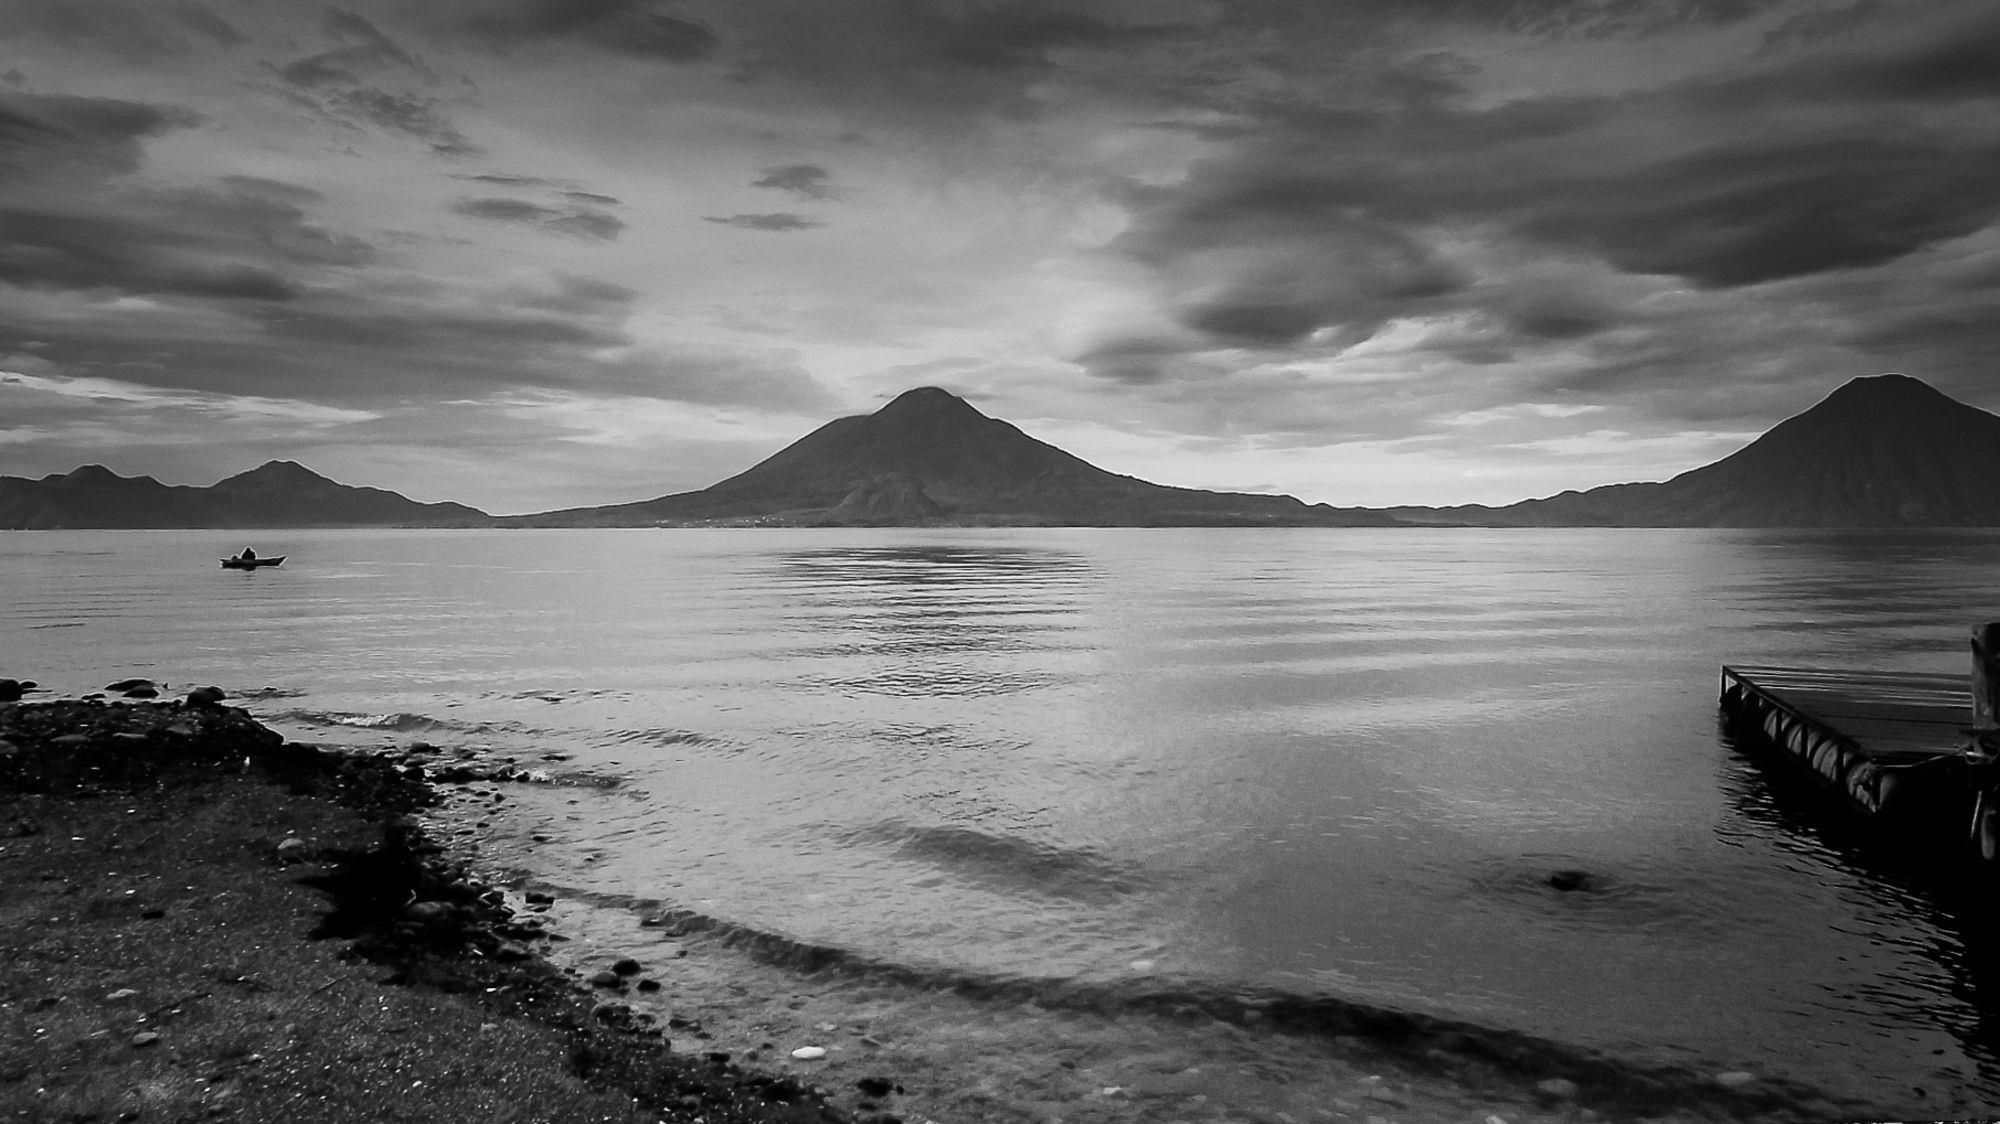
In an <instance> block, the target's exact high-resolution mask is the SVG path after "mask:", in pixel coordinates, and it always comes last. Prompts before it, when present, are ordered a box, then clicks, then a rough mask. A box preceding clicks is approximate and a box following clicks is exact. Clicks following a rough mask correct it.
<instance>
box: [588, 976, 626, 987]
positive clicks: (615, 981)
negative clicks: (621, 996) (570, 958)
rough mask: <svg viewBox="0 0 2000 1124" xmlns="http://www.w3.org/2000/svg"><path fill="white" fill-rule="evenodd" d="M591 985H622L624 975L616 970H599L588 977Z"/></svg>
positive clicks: (623, 983)
mask: <svg viewBox="0 0 2000 1124" xmlns="http://www.w3.org/2000/svg"><path fill="white" fill-rule="evenodd" d="M590 983H591V986H592V987H624V986H625V977H624V976H621V975H619V974H618V973H616V972H599V973H597V974H596V975H594V976H592V977H590Z"/></svg>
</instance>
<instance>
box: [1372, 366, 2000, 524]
mask: <svg viewBox="0 0 2000 1124" xmlns="http://www.w3.org/2000/svg"><path fill="white" fill-rule="evenodd" d="M1391 510H1392V511H1393V512H1395V514H1397V515H1398V516H1400V517H1402V518H1405V519H1408V520H1411V521H1414V522H1423V523H1458V524H1467V525H1482V526H1528V527H1577V526H1610V527H1994V526H2000V417H1996V416H1994V415H1993V414H1990V413H1987V412H1986V411H1984V410H1981V409H1977V408H1975V407H1972V406H1968V405H1966V404H1964V403H1962V402H1959V401H1957V400H1955V399H1952V398H1950V397H1947V396H1946V395H1944V394H1942V393H1940V392H1939V391H1937V390H1936V389H1934V388H1933V387H1931V386H1930V385H1928V384H1926V383H1924V382H1922V381H1920V380H1918V379H1914V378H1911V377H1909V376H1908V375H1877V376H1873V377H1870V378H1858V379H1854V380H1852V381H1851V382H1848V383H1847V384H1846V385H1844V386H1842V387H1840V388H1839V389H1838V390H1835V391H1834V392H1833V393H1832V394H1830V395H1828V396H1827V397H1826V398H1825V399H1823V400H1822V401H1821V402H1819V404H1817V405H1815V406H1813V407H1812V408H1811V409H1809V410H1806V411H1805V412H1804V413H1802V414H1799V415H1797V416H1795V417H1792V418H1788V419H1786V420H1785V421H1783V422H1780V423H1779V424H1778V425H1776V426H1774V427H1772V429H1771V430H1770V431H1769V432H1767V433H1765V434H1764V435H1763V436H1762V437H1759V438H1758V439H1757V440H1755V441H1753V442H1751V443H1750V444H1748V445H1746V446H1744V447H1743V448H1741V449H1739V450H1737V451H1736V452H1734V453H1732V454H1730V455H1729V456H1727V457H1724V458H1722V459H1721V460H1719V461H1716V462H1715V463H1713V464H1709V465H1704V466H1702V467H1700V468H1696V469H1692V470H1690V471H1687V472H1683V473H1681V474H1680V475H1679V476H1676V477H1674V478H1673V479H1671V480H1667V481H1665V482H1662V483H1648V484H1612V485H1607V486H1605V487H1601V488H1592V489H1590V490H1589V491H1583V492H1563V493H1561V494H1560V495H1554V496H1549V497H1547V498H1545V499H1536V500H1524V501H1522V502H1520V503H1516V504H1510V505H1508V506H1506V507H1483V506H1478V505H1471V506H1465V507H1450V508H1395V509H1391Z"/></svg>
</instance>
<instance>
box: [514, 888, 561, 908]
mask: <svg viewBox="0 0 2000 1124" xmlns="http://www.w3.org/2000/svg"><path fill="white" fill-rule="evenodd" d="M522 898H523V899H524V900H526V901H527V903H528V904H529V905H550V904H553V903H554V902H555V900H556V896H555V895H554V894H545V893H543V892H541V891H540V890H529V891H528V892H527V893H526V894H523V895H522Z"/></svg>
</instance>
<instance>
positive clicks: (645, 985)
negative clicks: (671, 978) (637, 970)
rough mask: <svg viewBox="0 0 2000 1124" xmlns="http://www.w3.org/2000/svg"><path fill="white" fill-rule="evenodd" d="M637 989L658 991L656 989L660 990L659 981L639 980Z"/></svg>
mask: <svg viewBox="0 0 2000 1124" xmlns="http://www.w3.org/2000/svg"><path fill="white" fill-rule="evenodd" d="M639 990H640V991H658V990H660V981H658V980H640V981H639Z"/></svg>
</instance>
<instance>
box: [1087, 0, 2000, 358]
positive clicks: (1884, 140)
mask: <svg viewBox="0 0 2000 1124" xmlns="http://www.w3.org/2000/svg"><path fill="white" fill-rule="evenodd" d="M1613 7H1616V8H1619V9H1621V10H1623V11H1625V12H1626V15H1625V16H1621V17H1620V18H1619V19H1618V20H1614V21H1612V22H1611V23H1610V24H1606V25H1604V26H1603V27H1601V28H1596V29H1594V30H1588V29H1582V28H1581V26H1580V25H1567V24H1552V23H1548V22H1547V21H1545V20H1541V19H1539V18H1538V19H1535V20H1530V21H1528V23H1527V24H1526V25H1524V26H1527V27H1529V28H1530V29H1531V30H1533V31H1535V32H1536V33H1538V34H1545V35H1549V36H1554V37H1560V36H1564V35H1570V34H1574V33H1578V32H1579V31H1580V30H1587V33H1589V34H1597V33H1599V32H1603V33H1605V34H1611V33H1616V34H1634V35H1636V34H1641V33H1645V34H1654V33H1658V32H1660V31H1661V29H1662V27H1663V26H1664V23H1673V22H1676V21H1686V22H1694V23H1700V24H1709V23H1715V22H1724V23H1726V22H1731V21H1735V20H1738V19H1740V18H1742V17H1743V13H1742V12H1740V11H1737V10H1735V9H1732V8H1731V7H1730V6H1728V5H1665V6H1646V7H1643V10H1642V6H1626V5H1614V6H1613ZM1747 10H1748V9H1747V8H1745V9H1743V11H1747ZM1648 13H1650V14H1648ZM1656 16H1657V17H1658V19H1659V20H1660V21H1664V23H1662V24H1659V25H1656V23H1655V17H1656ZM1627 17H1629V18H1627ZM1468 18H1469V17H1468ZM1550 18H1554V16H1553V13H1551V14H1550ZM1813 44H1814V45H1812V46H1806V47H1797V48H1793V49H1790V50H1787V51H1784V52H1780V53H1775V54H1769V55H1767V56H1762V57H1760V60H1759V61H1758V62H1757V63H1756V64H1755V65H1754V66H1751V67H1748V68H1737V69H1735V70H1733V71H1730V72H1729V73H1727V74H1726V75H1725V76H1722V77H1711V76H1705V75H1704V76H1697V77H1691V78H1685V79H1682V80H1679V81H1676V82H1672V83H1667V84H1661V85H1657V86H1655V87H1653V88H1650V89H1641V90H1620V91H1619V92H1616V93H1608V94H1563V95H1543V96H1518V97H1514V98H1510V99H1505V100H1488V101H1483V102H1482V101H1480V100H1478V99H1472V98H1469V97H1451V98H1440V97H1439V96H1436V94H1435V93H1430V94H1406V95H1397V96H1392V97H1389V98H1387V99H1386V100H1385V99H1382V98H1379V97H1377V93H1379V92H1380V91H1379V88H1376V93H1369V92H1367V90H1368V88H1367V87H1366V84H1365V83H1357V84H1354V85H1351V86H1348V87H1343V88H1342V89H1340V90H1336V91H1334V92H1333V93H1332V94H1331V95H1329V94H1328V93H1327V92H1326V91H1315V90H1300V91H1290V90H1282V89H1280V90H1274V91H1273V92H1271V93H1270V94H1269V95H1268V96H1265V97H1263V98H1261V99H1259V100H1257V101H1255V102H1252V103H1248V104H1243V103H1239V104H1238V105H1236V106H1235V111H1234V113H1233V114H1232V117H1231V121H1230V127H1229V128H1228V129H1227V130H1225V131H1222V132H1218V133H1216V134H1213V135H1212V136H1210V137H1209V140H1208V143H1209V148H1208V151H1209V152H1210V153H1211V155H1210V156H1209V158H1207V159H1205V160H1203V161H1201V162H1199V163H1196V164H1195V165H1193V167H1192V168H1191V169H1190V171H1189V173H1188V174H1187V175H1185V176H1184V177H1183V178H1181V179H1179V180H1178V181H1172V182H1165V183H1148V184H1133V183H1122V184H1114V185H1113V186H1112V187H1111V189H1110V190H1109V191H1108V193H1107V197H1108V198H1110V199H1112V200H1113V201H1115V202H1116V203H1117V204H1118V205H1119V206H1120V207H1121V208H1122V209H1123V210H1125V211H1126V213H1127V214H1128V215H1129V220H1128V222H1127V223H1126V226H1125V228H1124V230H1123V231H1121V232H1120V233H1119V234H1118V235H1117V236H1116V237H1114V238H1113V239H1112V240H1111V241H1110V242H1109V243H1108V244H1107V246H1106V248H1107V249H1108V250H1110V251H1111V252H1113V253H1114V254H1116V255H1118V256H1119V257H1121V258H1123V259H1124V260H1127V261H1130V262H1133V263H1136V264H1138V265H1140V266H1142V267H1143V268H1144V269H1145V270H1146V272H1147V276H1148V278H1149V280H1150V282H1151V285H1152V288H1153V290H1154V293H1155V295H1156V299H1157V300H1158V301H1159V302H1160V304H1161V306H1162V307H1163V308H1164V309H1165V310H1166V311H1167V312H1168V313H1169V315H1170V316H1171V317H1172V319H1173V320H1174V321H1175V323H1176V325H1177V330H1175V331H1160V330H1149V331H1145V332H1141V333H1138V334H1136V335H1135V334H1132V333H1130V332H1126V331H1124V330H1122V329H1121V328H1119V327H1118V325H1116V324H1115V323H1107V325H1105V327H1104V328H1103V329H1102V330H1101V331H1100V333H1099V335H1098V337H1097V338H1096V339H1094V340H1092V339H1089V338H1088V337H1089V333H1085V337H1086V342H1085V343H1084V344H1083V345H1082V346H1080V347H1078V348H1076V349H1075V350H1076V354H1077V361H1078V362H1080V363H1082V364H1083V365H1084V366H1085V368H1086V369H1087V370H1089V371H1090V372H1091V373H1093V374H1095V375H1097V376H1099V377H1100V378H1102V379H1104V380H1106V381H1108V382H1111V383H1115V384H1123V385H1156V384H1178V383H1180V382H1183V381H1185V380H1189V379H1204V378H1208V379H1213V378H1223V377H1229V375H1228V372H1229V371H1231V370H1233V369H1235V368H1236V367H1238V366H1240V365H1241V360H1240V359H1239V360H1238V361H1237V363H1236V364H1235V365H1234V366H1232V364H1229V363H1220V362H1215V361H1213V360H1212V359H1211V358H1208V357H1211V356H1215V355H1219V354H1222V353H1225V352H1227V351H1228V350H1229V349H1253V350H1255V351H1262V352H1270V353H1273V355H1274V356H1279V357H1282V356H1284V355H1291V356H1295V357H1297V358H1298V359H1300V360H1302V361H1327V362H1330V361H1333V360H1334V359H1336V358H1338V357H1340V356H1343V355H1347V354H1350V353H1351V349H1355V348H1357V347H1359V346H1361V345H1362V343H1363V341H1367V340H1370V339H1373V338H1375V337H1377V336H1378V334H1383V333H1390V332H1402V333H1404V334H1405V335H1414V336H1416V337H1417V338H1420V339H1421V340H1422V341H1423V342H1422V343H1421V344H1420V345H1419V346H1417V348H1416V349H1415V350H1413V351H1410V352H1409V353H1408V355H1409V359H1408V360H1407V361H1408V362H1412V363H1415V362H1418V361H1420V360H1421V361H1423V362H1427V363H1428V362H1433V361H1436V360H1448V361H1450V362H1454V363H1469V364H1473V365H1476V366H1482V367H1486V368H1488V369H1489V370H1498V369H1502V368H1506V369H1509V370H1511V369H1512V368H1511V367H1509V365H1511V364H1516V363H1518V362H1519V361H1521V360H1522V359H1523V358H1524V357H1528V356H1533V355H1542V356H1545V357H1548V358H1549V359H1551V360H1557V359H1558V357H1559V361H1556V362H1554V363H1553V366H1552V367H1551V368H1549V369H1554V370H1564V371H1567V370H1570V369H1572V368H1578V367H1580V368H1583V369H1589V370H1592V371H1595V372H1597V377H1598V378H1599V379H1600V384H1599V385H1600V386H1603V387H1608V386H1610V385H1611V384H1612V383H1614V382H1615V383H1616V384H1617V385H1620V386H1623V387H1627V388H1629V387H1632V386H1635V385H1637V384H1638V383H1640V382H1643V381H1644V380H1645V379H1655V380H1658V379H1667V380H1669V381H1671V380H1672V378H1673V376H1671V375H1669V374H1667V372H1668V371H1670V370H1671V367H1670V366H1669V365H1668V364H1667V363H1666V362H1664V361H1663V358H1662V357H1663V356H1664V355H1665V354H1667V353H1669V352H1671V351H1676V350H1678V351H1679V352H1681V353H1682V355H1683V357H1685V355H1686V354H1688V353H1690V352H1691V351H1695V350H1701V351H1705V350H1706V349H1704V348H1693V349H1691V348H1679V349H1673V348H1667V347H1666V346H1665V345H1664V344H1663V342H1662V340H1663V338H1664V333H1666V332H1667V331H1668V330H1669V326H1670V325H1671V326H1672V327H1673V328H1674V329H1675V330H1692V331H1696V332H1700V331H1701V330H1702V329H1701V328H1699V327H1697V325H1699V324H1700V323H1702V322H1703V318H1711V322H1726V321H1729V320H1735V319H1738V318H1741V317H1744V316H1746V315H1749V314H1750V313H1751V312H1755V313H1756V314H1757V315H1758V316H1760V317H1762V316H1765V314H1766V311H1767V309H1766V305H1765V303H1764V302H1762V301H1756V302H1751V303H1749V304H1747V305H1746V304H1745V303H1744V301H1743V298H1742V297H1741V296H1740V295H1739V296H1736V297H1734V298H1733V299H1734V300H1735V302H1736V307H1735V308H1734V309H1731V308H1729V307H1728V306H1727V304H1726V302H1725V301H1724V300H1718V301H1713V302H1711V301H1706V300H1701V299H1699V298H1698V297H1696V296H1694V295H1690V294H1688V292H1687V290H1689V289H1690V288H1691V289H1692V290H1693V291H1694V293H1696V294H1699V293H1701V292H1715V293H1717V294H1725V293H1727V294H1741V293H1743V292H1745V291H1747V290H1753V289H1758V288H1771V287H1776V291H1775V292H1774V293H1773V294H1772V296H1771V298H1770V301H1771V307H1777V306H1779V305H1782V304H1783V303H1784V302H1785V301H1787V300H1790V299H1797V298H1794V297H1790V296H1788V295H1787V294H1788V293H1793V292H1803V291H1805V290H1803V289H1801V288H1800V287H1801V286H1811V285H1813V284H1815V283H1816V282H1817V280H1818V279H1821V278H1836V277H1840V276H1845V275H1852V274H1856V273H1860V272H1866V271H1874V272H1875V276H1876V280H1875V281H1874V282H1873V289H1872V291H1873V292H1875V293H1876V294H1877V295H1878V296H1879V295H1880V293H1881V292H1882V286H1884V285H1895V286H1903V285H1906V284H1908V282H1907V281H1905V280H1903V279H1902V278H1903V274H1902V272H1901V271H1900V270H1894V268H1893V267H1897V266H1898V265H1899V263H1903V262H1907V261H1913V260H1915V259H1916V258H1917V257H1919V256H1921V255H1924V254H1926V253H1928V252H1930V251H1933V250H1936V249H1938V248H1939V247H1944V246H1947V245H1950V244H1953V243H1954V242H1955V241H1956V240H1963V239H1966V238H1970V237H1973V236H1975V235H1977V234H1979V233H1980V232H1981V231H1984V230H1987V229H1989V228H1990V227H1991V225H1992V224H1994V223H1995V222H1996V221H2000V195H1996V194H1995V193H1994V192H1992V191H1991V190H1990V189H1988V188H1987V187H1985V186H1983V185H1987V184H1991V183H1994V182H2000V135H1996V134H1995V133H1994V131H1993V130H1992V129H1990V128H1985V127H1980V126H1976V125H1973V124H1972V123H1973V122H1975V121H1978V120H1981V119H1982V117H1983V116H1984V115H1989V114H1990V110H1991V107H1992V106H1993V105H1994V104H1995V101H1996V99H2000V77H1996V75H2000V16H1989V15H1984V14H1977V15H1974V16H1970V17H1964V16H1958V17H1952V18H1939V19H1933V20H1928V21H1918V22H1917V23H1915V24H1914V25H1913V26H1911V27H1908V28H1903V29H1900V30H1899V31H1898V33H1897V34H1894V35H1887V36H1882V35H1878V36H1875V37H1872V38H1870V39H1869V40H1867V41H1865V45H1861V46H1856V45H1853V44H1851V43H1849V42H1847V41H1846V40H1845V39H1843V38H1841V37H1839V36H1837V35H1836V36H1830V37H1828V38H1826V39H1824V40H1823V41H1822V40H1813ZM1989 64H1993V65H1989ZM1213 92H1214V91H1212V90H1211V89H1210V88H1208V87H1207V86H1205V85H1203V84H1201V83H1191V84H1190V85H1188V86H1187V87H1185V88H1182V89H1180V90H1178V91H1175V93H1176V95H1177V96H1185V97H1187V98H1189V99H1191V101H1192V102H1193V103H1195V104H1206V101H1207V99H1208V98H1210V97H1211V96H1212V95H1213ZM1329 96H1330V97H1332V100H1331V101H1329V100H1325V99H1326V97H1329ZM1342 99H1345V100H1342ZM1986 119H1990V118H1986ZM1883 271H1892V272H1883ZM1677 292H1678V293H1679V294H1680V295H1677V296H1676V295H1673V294H1675V293H1677ZM1821 307H1823V308H1824V307H1828V306H1824V305H1823V306H1821ZM1832 307H1838V308H1840V309H1841V310H1842V312H1843V313H1845V314H1847V315H1850V316H1851V317H1853V318H1854V319H1855V321H1856V322H1858V323H1864V324H1873V323H1876V322H1878V321H1879V319H1880V317H1881V313H1880V311H1879V310H1877V309H1871V308H1868V307H1866V306H1865V304H1863V303H1861V302H1850V301H1848V300H1846V299H1845V298H1841V299H1840V300H1839V303H1838V304H1837V305H1835V306H1832ZM1795 322H1796V323H1803V322H1804V318H1801V319H1799V320H1797V321H1795ZM1415 326H1421V327H1420V328H1419V327H1415ZM1757 330H1758V331H1761V332H1763V333H1765V336H1764V338H1765V339H1767V340H1781V339H1789V338H1791V337H1792V335H1793V333H1792V331H1791V330H1790V328H1789V326H1787V325H1786V324H1784V323H1783V322H1782V321H1781V319H1780V318H1779V317H1778V316H1777V315H1775V314H1773V315H1770V316H1769V317H1768V318H1765V319H1761V320H1759V321H1758V324H1757ZM1944 330H1945V329H1944V328H1943V327H1942V326H1940V325H1938V324H1936V323H1933V322H1929V321H1927V322H1926V323H1925V324H1924V325H1923V326H1922V327H1919V328H1918V329H1916V331H1917V332H1918V333H1919V334H1921V333H1923V332H1928V331H1940V332H1941V331H1944ZM1727 334H1729V333H1713V334H1711V336H1710V337H1709V339H1710V340H1711V341H1712V340H1713V339H1715V338H1717V336H1718V335H1727ZM1751 338H1754V333H1752V334H1751V335H1750V336H1747V337H1746V338H1745V339H1744V340H1741V341H1738V342H1739V343H1743V344H1746V345H1747V346H1754V347H1757V348H1758V350H1759V351H1760V353H1762V352H1764V351H1765V350H1767V349H1768V348H1771V347H1774V346H1777V345H1775V344H1771V343H1764V344H1752V343H1750V342H1749V340H1750V339H1751ZM1856 338H1860V337H1856ZM1868 338H1869V339H1870V340H1873V341H1877V342H1879V341H1881V340H1884V339H1887V338H1889V337H1888V336H1885V335H1882V334H1877V335H1872V336H1869V337H1868ZM1778 369H1779V368H1778V367H1777V366H1775V365H1774V366H1768V367H1766V368H1765V370H1767V371H1773V372H1775V371H1776V370H1778ZM1784 369H1786V370H1789V369H1791V368H1790V364H1789V363H1787V364H1785V365H1784ZM1509 377H1515V376H1509Z"/></svg>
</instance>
